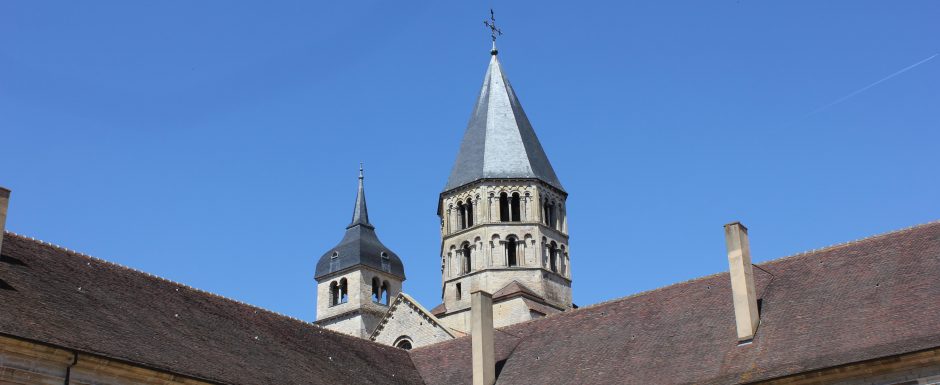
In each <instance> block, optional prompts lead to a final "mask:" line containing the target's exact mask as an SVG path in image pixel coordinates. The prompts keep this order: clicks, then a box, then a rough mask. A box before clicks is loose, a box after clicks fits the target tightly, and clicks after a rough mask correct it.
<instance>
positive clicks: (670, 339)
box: [411, 222, 940, 384]
mask: <svg viewBox="0 0 940 385" xmlns="http://www.w3.org/2000/svg"><path fill="white" fill-rule="evenodd" d="M757 266H758V267H759V268H756V269H754V274H755V279H756V286H757V293H758V296H759V298H760V299H761V323H760V326H759V328H758V330H757V335H756V336H755V338H754V340H753V342H752V343H751V344H748V345H742V346H738V344H737V342H738V341H737V336H736V334H735V329H734V313H733V305H732V301H731V289H730V282H729V278H728V274H727V273H721V274H716V275H712V276H708V277H704V278H699V279H696V280H692V281H688V282H683V283H679V284H675V285H672V286H667V287H664V288H660V289H657V290H653V291H649V292H645V293H640V294H637V295H633V296H630V297H626V298H622V299H617V300H613V301H610V302H606V303H602V304H598V305H594V306H590V307H584V308H580V309H577V310H571V311H568V312H565V313H560V314H555V315H550V316H547V317H544V318H541V319H538V320H535V321H530V322H526V323H521V324H516V325H512V326H510V327H506V328H501V329H499V330H498V331H497V334H496V339H495V340H496V352H497V358H496V359H497V361H503V360H504V361H503V362H502V363H501V369H500V372H499V376H498V380H497V383H498V384H520V383H529V384H537V383H555V384H608V383H611V382H616V383H625V384H691V383H695V384H734V383H744V382H752V381H760V380H765V379H771V378H777V377H781V376H786V375H791V374H795V373H801V372H806V371H812V370H816V369H822V368H827V367H833V366H839V365H843V364H847V363H853V362H859V361H864V360H869V359H876V358H881V357H888V356H892V355H897V354H901V353H906V352H915V351H920V350H924V349H930V348H936V347H940V279H938V278H937V277H940V223H938V222H935V223H931V224H926V225H921V226H917V227H914V228H909V229H905V230H900V231H897V232H893V233H888V234H883V235H879V236H875V237H871V238H868V239H864V240H860V241H856V242H851V243H847V244H843V245H837V246H833V247H829V248H825V249H821V250H816V251H812V252H808V253H804V254H798V255H795V256H791V257H787V258H782V259H778V260H774V261H770V262H766V263H762V264H759V265H757ZM469 349H470V338H459V339H455V340H451V341H446V342H442V343H439V344H435V345H431V346H427V347H421V348H417V349H414V350H412V351H411V357H412V360H413V362H414V364H415V365H416V367H417V368H418V370H419V371H420V372H421V376H422V378H423V379H424V381H425V383H427V384H462V383H470V379H471V370H470V360H469V359H468V358H467V357H470V350H469ZM510 353H511V354H510ZM498 367H500V365H498Z"/></svg>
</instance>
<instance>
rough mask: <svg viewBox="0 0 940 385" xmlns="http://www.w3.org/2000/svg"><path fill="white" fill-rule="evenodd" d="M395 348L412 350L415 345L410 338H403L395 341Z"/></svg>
mask: <svg viewBox="0 0 940 385" xmlns="http://www.w3.org/2000/svg"><path fill="white" fill-rule="evenodd" d="M393 346H395V347H396V348H399V349H405V350H411V348H412V347H413V344H412V343H411V338H409V337H408V336H401V337H398V338H397V339H395V343H394V344H393Z"/></svg>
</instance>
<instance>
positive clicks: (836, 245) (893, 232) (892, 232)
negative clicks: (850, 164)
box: [763, 219, 940, 263]
mask: <svg viewBox="0 0 940 385" xmlns="http://www.w3.org/2000/svg"><path fill="white" fill-rule="evenodd" d="M936 224H940V219H935V220H932V221H929V222H924V223H920V224H916V225H911V226H908V227H904V228H900V229H896V230H890V231H887V232H884V233H880V234H874V235H869V236H867V237H862V238H857V239H853V240H851V241H845V242H839V243H833V244H831V245H828V246H823V247H819V248H816V249H810V250H806V251H800V252H797V253H793V254H790V255H785V256H783V257H780V258H777V259H772V260H769V261H766V262H763V263H770V262H777V261H779V260H781V259H787V258H792V257H800V256H804V255H808V254H813V253H819V252H823V251H829V250H832V249H836V248H840V247H844V246H851V245H855V244H858V243H862V242H867V241H872V240H875V239H878V238H883V237H887V236H891V235H896V234H899V233H903V232H907V231H910V230H914V229H919V228H921V227H927V226H930V225H936Z"/></svg>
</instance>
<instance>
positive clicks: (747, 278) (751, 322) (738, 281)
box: [725, 222, 760, 342]
mask: <svg viewBox="0 0 940 385" xmlns="http://www.w3.org/2000/svg"><path fill="white" fill-rule="evenodd" d="M725 243H726V244H727V246H728V265H729V267H730V270H729V272H730V275H731V293H732V297H734V319H735V322H736V323H737V329H738V341H740V342H747V341H750V340H751V339H753V338H754V334H755V333H756V332H757V325H758V324H759V323H760V315H759V314H758V312H757V291H756V290H755V288H754V270H753V269H752V268H751V247H750V244H749V243H748V240H747V227H744V225H742V224H741V223H740V222H734V223H729V224H727V225H725Z"/></svg>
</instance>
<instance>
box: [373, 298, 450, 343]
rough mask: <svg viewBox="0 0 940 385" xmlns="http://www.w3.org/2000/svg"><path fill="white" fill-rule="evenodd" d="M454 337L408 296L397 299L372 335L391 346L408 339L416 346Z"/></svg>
mask: <svg viewBox="0 0 940 385" xmlns="http://www.w3.org/2000/svg"><path fill="white" fill-rule="evenodd" d="M453 338H454V337H453V336H452V335H451V333H450V332H448V331H447V330H445V327H444V326H442V325H441V323H440V321H439V320H438V319H437V318H436V317H434V316H433V315H431V314H430V313H429V312H427V310H426V309H423V308H421V306H420V305H419V304H418V303H417V302H414V301H413V300H411V299H409V297H406V296H399V297H397V298H396V299H395V302H394V303H393V304H392V308H391V310H390V312H389V314H388V317H386V318H385V319H384V323H382V324H380V325H379V327H378V328H377V329H376V331H375V332H374V333H373V335H372V340H373V341H375V342H378V343H381V344H385V345H390V346H395V344H396V343H397V342H399V341H400V340H402V339H407V340H408V341H410V342H411V345H412V347H415V348H417V347H421V346H426V345H431V344H434V343H438V342H441V341H446V340H449V339H453Z"/></svg>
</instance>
